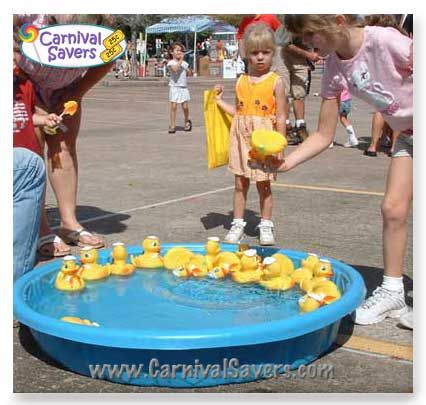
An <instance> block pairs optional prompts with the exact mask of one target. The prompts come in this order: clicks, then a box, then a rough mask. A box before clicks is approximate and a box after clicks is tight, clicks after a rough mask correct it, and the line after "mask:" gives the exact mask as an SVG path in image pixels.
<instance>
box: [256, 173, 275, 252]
mask: <svg viewBox="0 0 426 405" xmlns="http://www.w3.org/2000/svg"><path fill="white" fill-rule="evenodd" d="M256 187H257V191H258V193H259V200H260V212H261V216H262V219H261V221H260V224H259V243H260V245H262V246H270V245H274V244H275V239H274V233H273V229H274V223H273V222H272V221H271V218H272V191H271V182H270V181H258V182H257V183H256Z"/></svg>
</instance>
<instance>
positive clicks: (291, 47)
mask: <svg viewBox="0 0 426 405" xmlns="http://www.w3.org/2000/svg"><path fill="white" fill-rule="evenodd" d="M287 50H288V51H290V52H291V53H294V54H295V55H298V56H301V57H302V58H305V59H309V60H311V61H312V62H317V61H319V60H320V59H321V57H320V56H319V55H318V54H317V53H316V52H309V51H307V50H305V49H302V48H299V47H298V46H296V45H293V44H290V45H287Z"/></svg>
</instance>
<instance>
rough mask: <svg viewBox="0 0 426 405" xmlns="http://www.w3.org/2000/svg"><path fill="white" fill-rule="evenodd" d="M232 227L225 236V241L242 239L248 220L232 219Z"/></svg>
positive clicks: (231, 241)
mask: <svg viewBox="0 0 426 405" xmlns="http://www.w3.org/2000/svg"><path fill="white" fill-rule="evenodd" d="M231 225H232V226H231V229H230V230H229V232H228V233H227V235H226V236H225V239H224V241H225V243H238V242H240V241H241V239H242V237H243V235H244V227H245V226H246V225H247V222H235V221H232V223H231Z"/></svg>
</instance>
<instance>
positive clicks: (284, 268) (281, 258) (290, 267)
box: [271, 253, 294, 276]
mask: <svg viewBox="0 0 426 405" xmlns="http://www.w3.org/2000/svg"><path fill="white" fill-rule="evenodd" d="M271 257H273V258H274V259H276V260H277V261H278V263H279V264H280V266H281V272H282V273H283V274H284V275H286V276H291V275H292V274H293V272H294V264H293V261H292V260H291V259H290V258H289V257H288V256H286V255H283V254H282V253H274V254H273V255H272V256H271Z"/></svg>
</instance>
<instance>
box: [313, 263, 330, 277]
mask: <svg viewBox="0 0 426 405" xmlns="http://www.w3.org/2000/svg"><path fill="white" fill-rule="evenodd" d="M313 270H314V277H333V269H332V267H331V263H330V260H327V259H320V261H319V262H318V263H317V264H316V265H315V267H314V269H313Z"/></svg>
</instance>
